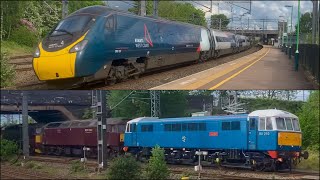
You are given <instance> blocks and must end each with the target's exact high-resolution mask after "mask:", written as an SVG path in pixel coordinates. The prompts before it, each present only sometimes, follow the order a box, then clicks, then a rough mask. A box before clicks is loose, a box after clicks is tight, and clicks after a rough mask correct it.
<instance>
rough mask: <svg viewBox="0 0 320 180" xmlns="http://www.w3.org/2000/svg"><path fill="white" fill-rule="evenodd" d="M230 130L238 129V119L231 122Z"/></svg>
mask: <svg viewBox="0 0 320 180" xmlns="http://www.w3.org/2000/svg"><path fill="white" fill-rule="evenodd" d="M231 130H240V121H233V122H231Z"/></svg>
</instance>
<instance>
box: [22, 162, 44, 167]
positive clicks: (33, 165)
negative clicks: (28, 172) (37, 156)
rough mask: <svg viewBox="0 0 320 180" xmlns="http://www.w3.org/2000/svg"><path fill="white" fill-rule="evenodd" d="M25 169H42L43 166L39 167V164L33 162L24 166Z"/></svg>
mask: <svg viewBox="0 0 320 180" xmlns="http://www.w3.org/2000/svg"><path fill="white" fill-rule="evenodd" d="M25 167H26V168H28V169H42V167H43V166H41V165H40V164H39V163H37V162H34V161H28V162H27V163H26V164H25Z"/></svg>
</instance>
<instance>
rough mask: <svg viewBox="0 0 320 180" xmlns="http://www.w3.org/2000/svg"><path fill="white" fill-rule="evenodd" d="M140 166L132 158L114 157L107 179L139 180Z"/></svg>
mask: <svg viewBox="0 0 320 180" xmlns="http://www.w3.org/2000/svg"><path fill="white" fill-rule="evenodd" d="M140 173H141V168H140V164H139V163H138V162H137V161H136V160H135V158H133V157H132V156H119V157H116V158H115V159H114V160H113V161H112V162H111V165H110V167H109V170H108V172H107V179H140Z"/></svg>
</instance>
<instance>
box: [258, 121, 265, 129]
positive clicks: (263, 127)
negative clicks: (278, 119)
mask: <svg viewBox="0 0 320 180" xmlns="http://www.w3.org/2000/svg"><path fill="white" fill-rule="evenodd" d="M259 130H266V118H260V119H259Z"/></svg>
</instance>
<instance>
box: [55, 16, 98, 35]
mask: <svg viewBox="0 0 320 180" xmlns="http://www.w3.org/2000/svg"><path fill="white" fill-rule="evenodd" d="M92 21H94V19H93V18H92V16H88V15H77V16H71V17H68V18H66V19H64V20H62V21H61V22H60V23H59V24H58V25H57V26H56V27H55V28H54V30H52V32H51V33H50V36H59V35H65V34H69V35H73V34H74V33H79V32H84V31H85V30H86V29H88V26H89V25H90V24H91V22H92Z"/></svg>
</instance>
